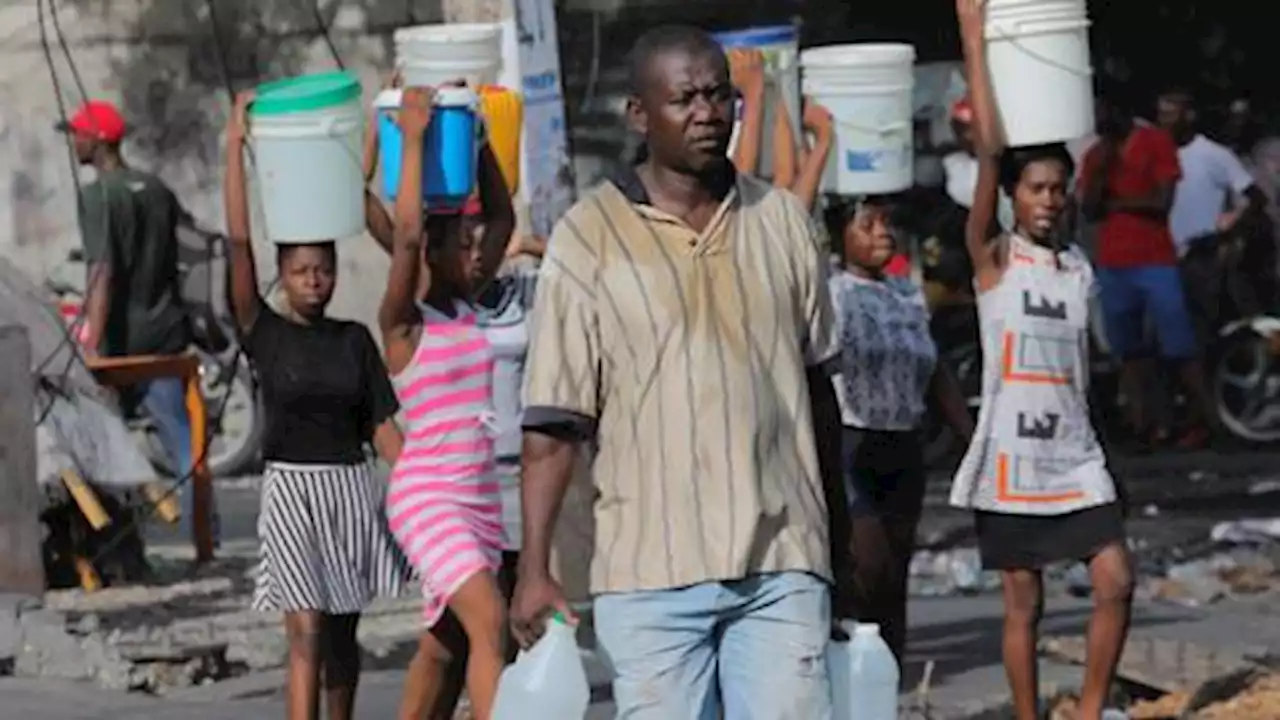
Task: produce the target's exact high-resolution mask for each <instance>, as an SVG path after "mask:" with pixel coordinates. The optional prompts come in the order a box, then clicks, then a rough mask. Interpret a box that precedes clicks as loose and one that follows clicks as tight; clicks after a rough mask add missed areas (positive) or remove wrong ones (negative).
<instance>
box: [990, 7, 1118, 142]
mask: <svg viewBox="0 0 1280 720" xmlns="http://www.w3.org/2000/svg"><path fill="white" fill-rule="evenodd" d="M986 38H987V65H988V67H989V68H990V70H991V85H992V89H993V90H994V92H995V100H996V107H997V108H998V110H999V113H1000V120H1001V123H1002V124H1003V126H1004V133H1005V141H1006V142H1007V143H1008V144H1009V145H1010V146H1014V147H1016V146H1022V145H1039V144H1043V143H1053V142H1066V141H1068V140H1075V139H1078V138H1081V137H1085V136H1087V135H1090V134H1092V133H1093V123H1094V116H1093V68H1092V66H1091V65H1090V62H1089V15H1088V8H1087V7H1086V4H1085V0H988V3H987V20H986Z"/></svg>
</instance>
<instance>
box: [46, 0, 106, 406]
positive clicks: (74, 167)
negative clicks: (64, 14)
mask: <svg viewBox="0 0 1280 720" xmlns="http://www.w3.org/2000/svg"><path fill="white" fill-rule="evenodd" d="M46 3H47V4H48V6H47V7H46ZM46 13H47V14H48V16H52V13H53V0H36V20H37V22H38V24H39V32H40V49H41V51H42V53H43V55H44V60H45V64H46V65H47V66H48V70H49V83H50V85H51V86H52V89H53V98H54V102H55V103H56V104H57V108H58V119H59V121H60V123H61V126H62V127H64V128H65V127H66V126H67V124H68V119H69V113H68V112H67V105H66V100H65V98H64V97H63V93H62V82H61V78H59V76H58V66H57V63H56V61H55V60H54V58H53V47H52V45H51V44H50V41H49V24H48V20H47V19H46ZM55 30H56V28H55ZM62 46H63V47H64V48H66V47H67V45H66V42H65V40H63V41H62ZM67 62H68V64H69V65H70V66H71V68H72V73H73V74H75V73H76V70H75V62H74V60H72V58H71V54H70V52H69V51H68V52H67ZM64 146H65V147H66V151H67V164H68V166H69V168H70V171H71V182H72V186H73V187H74V188H75V193H76V217H77V218H78V219H79V220H80V221H82V222H83V220H84V219H85V215H84V189H83V188H81V187H80V181H79V174H80V163H79V160H78V159H77V158H76V149H75V142H74V140H73V139H72V137H71V134H70V132H65V133H64ZM104 197H105V196H104ZM102 219H103V222H104V223H109V222H110V217H109V216H108V215H107V214H105V213H104V214H103V218H102ZM109 229H110V228H109V226H107V227H103V228H102V230H103V232H104V233H105V232H106V231H107V230H109ZM104 236H105V235H104ZM100 272H102V268H100V267H99V268H97V269H95V270H91V271H90V273H89V276H88V277H87V278H86V287H85V295H84V302H83V303H81V305H80V309H79V310H78V311H77V312H76V317H75V318H74V319H73V320H72V321H71V322H70V323H66V322H65V321H64V320H62V319H61V318H59V326H60V327H62V329H63V333H62V339H61V340H60V341H59V343H58V344H57V346H55V347H54V349H53V350H52V351H50V352H49V354H48V355H47V356H45V357H44V358H43V359H42V360H41V361H40V362H39V363H37V364H36V365H35V367H34V370H33V371H32V374H33V375H43V374H44V371H45V370H46V369H47V368H48V367H49V364H50V363H52V362H53V361H54V359H55V358H57V356H58V354H59V353H61V352H62V351H63V350H66V349H70V350H71V357H69V358H68V359H67V363H66V366H65V367H64V368H63V369H62V371H61V373H58V374H59V375H61V376H62V377H63V378H64V379H65V377H66V376H67V375H68V374H70V372H71V368H72V366H73V365H74V363H75V362H77V361H78V362H80V363H81V364H83V363H84V357H83V356H82V355H81V353H80V344H79V342H77V340H76V335H77V334H78V333H79V330H80V328H81V327H82V326H83V324H84V322H85V319H86V313H87V312H88V308H89V298H90V295H91V294H92V292H93V290H94V288H95V287H96V286H97V282H96V281H97V280H98V279H99V278H100V275H98V274H97V273H100ZM42 304H43V302H42ZM51 402H52V401H51ZM47 414H48V410H45V411H44V412H42V413H41V416H44V415H47Z"/></svg>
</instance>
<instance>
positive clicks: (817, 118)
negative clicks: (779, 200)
mask: <svg viewBox="0 0 1280 720" xmlns="http://www.w3.org/2000/svg"><path fill="white" fill-rule="evenodd" d="M781 114H782V115H786V113H781ZM804 129H805V133H801V134H802V135H804V134H807V133H813V147H812V148H810V149H809V150H808V151H806V152H805V153H804V154H803V157H804V159H803V160H801V162H800V173H799V175H797V176H796V180H795V183H793V184H792V185H791V192H792V193H794V194H795V196H796V197H798V198H800V203H801V204H802V205H804V207H805V209H806V210H808V211H810V212H812V211H813V203H814V201H816V200H817V199H818V187H819V186H820V185H822V174H823V173H824V172H825V171H826V169H827V159H828V158H829V157H830V156H831V146H832V144H833V143H834V142H835V120H834V119H833V118H832V117H831V113H830V111H828V110H827V109H826V108H825V107H823V106H821V105H819V104H818V103H816V102H814V101H813V99H812V98H805V99H804ZM804 143H805V141H804V139H803V138H802V139H801V140H800V145H801V147H804ZM832 242H836V240H834V239H833V240H832Z"/></svg>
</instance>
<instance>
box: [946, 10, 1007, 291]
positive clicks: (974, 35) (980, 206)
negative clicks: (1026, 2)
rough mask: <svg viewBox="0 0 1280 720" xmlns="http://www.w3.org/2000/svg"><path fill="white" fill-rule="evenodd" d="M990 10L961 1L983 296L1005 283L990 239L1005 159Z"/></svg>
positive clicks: (972, 244) (972, 229)
mask: <svg viewBox="0 0 1280 720" xmlns="http://www.w3.org/2000/svg"><path fill="white" fill-rule="evenodd" d="M986 4H987V3H986V0H956V16H957V18H958V19H959V21H960V40H961V42H962V43H963V45H964V67H965V75H966V76H967V78H968V81H969V97H970V102H971V103H972V104H973V129H974V145H975V148H974V149H975V151H976V153H977V156H978V186H977V188H976V189H975V190H974V193H973V207H972V209H971V210H970V211H969V221H968V223H967V224H966V226H965V246H966V247H967V248H968V250H969V257H970V259H971V260H972V262H973V276H974V279H975V280H976V281H977V285H978V292H982V291H984V290H989V289H991V288H992V287H995V285H996V283H998V282H1000V273H1001V270H1002V268H1001V264H1000V257H999V254H998V253H997V249H996V247H995V246H994V245H993V244H992V243H991V239H992V237H993V235H992V228H993V227H995V225H994V224H993V221H994V220H995V217H996V206H997V203H998V202H999V196H1000V153H1001V152H1002V151H1003V150H1004V141H1003V138H1001V137H1000V135H1001V133H1000V127H999V120H998V119H997V116H996V102H995V94H994V92H993V91H992V89H991V74H990V71H989V69H988V67H987V47H986V38H985V37H984V36H983V33H984V27H983V24H984V20H985V19H986Z"/></svg>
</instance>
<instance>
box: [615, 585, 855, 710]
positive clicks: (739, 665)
mask: <svg viewBox="0 0 1280 720" xmlns="http://www.w3.org/2000/svg"><path fill="white" fill-rule="evenodd" d="M594 620H595V632H596V638H597V640H598V641H599V643H600V647H601V649H602V650H603V651H604V653H605V654H606V656H607V658H608V661H609V663H610V664H611V665H612V667H613V670H614V672H615V673H616V675H615V678H614V681H613V697H614V701H615V702H616V703H617V706H618V715H617V717H618V718H619V720H719V718H721V717H724V718H731V719H732V720H830V718H831V686H830V682H829V680H828V677H827V663H826V651H827V643H828V642H829V640H830V637H831V597H830V592H829V588H828V586H827V584H826V583H825V582H824V581H822V580H821V579H819V578H817V577H815V576H813V575H810V574H808V573H802V572H782V573H772V574H767V575H756V576H753V577H750V578H747V579H745V580H738V581H734V582H723V583H722V582H710V583H702V584H700V585H694V586H691V587H687V588H680V589H676V590H658V591H652V592H634V593H610V594H605V595H601V596H599V597H597V598H596V600H595V610H594ZM722 713H723V714H722Z"/></svg>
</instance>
